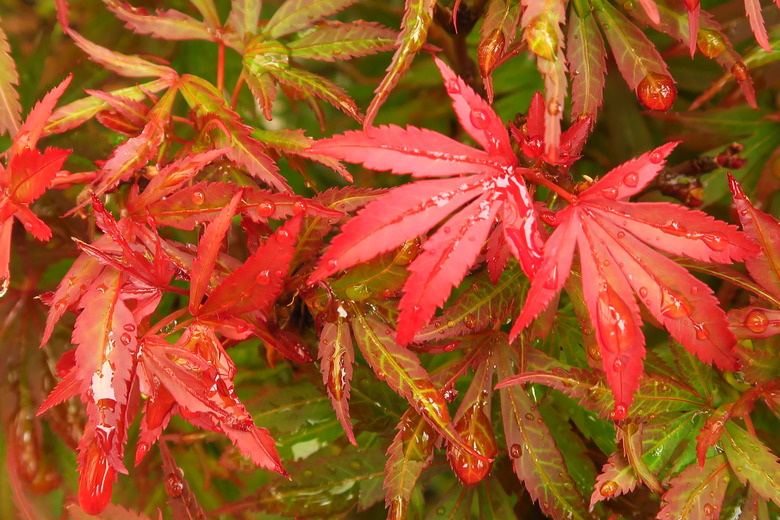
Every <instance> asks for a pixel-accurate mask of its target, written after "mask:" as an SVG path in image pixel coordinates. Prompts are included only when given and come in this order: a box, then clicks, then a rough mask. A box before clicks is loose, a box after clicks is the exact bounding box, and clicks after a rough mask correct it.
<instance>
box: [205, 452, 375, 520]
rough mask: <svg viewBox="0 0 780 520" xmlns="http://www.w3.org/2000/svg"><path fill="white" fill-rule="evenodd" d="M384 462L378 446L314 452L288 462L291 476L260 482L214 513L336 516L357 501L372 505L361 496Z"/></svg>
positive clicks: (308, 516) (360, 503)
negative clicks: (328, 453)
mask: <svg viewBox="0 0 780 520" xmlns="http://www.w3.org/2000/svg"><path fill="white" fill-rule="evenodd" d="M383 462H384V455H383V454H382V452H381V451H379V450H378V449H371V450H360V449H351V448H348V449H346V450H344V451H343V452H342V453H340V454H338V455H335V456H313V457H310V458H308V459H306V460H303V461H301V462H295V463H292V464H290V465H289V470H290V477H291V478H289V479H286V478H277V479H275V480H272V481H271V482H268V483H267V484H263V485H262V486H260V487H259V488H258V489H257V490H256V491H255V492H253V493H252V494H251V495H249V496H248V497H246V498H243V499H241V500H239V501H237V502H234V503H232V504H228V505H226V506H223V507H220V508H219V509H217V510H216V511H214V512H213V513H214V514H217V515H226V516H233V515H237V514H239V513H242V512H249V511H263V512H265V513H270V514H275V515H283V516H295V517H300V518H339V517H341V516H342V515H343V514H345V513H347V512H348V511H349V510H351V509H353V508H354V507H355V506H356V505H358V506H359V507H360V506H362V507H364V508H365V507H368V506H370V505H372V503H371V501H366V502H368V503H366V502H364V501H363V497H364V496H365V495H366V494H369V492H370V491H371V490H374V489H375V487H376V484H378V482H379V480H380V479H381V478H382V475H383V471H382V464H383ZM370 494H373V493H370ZM379 498H381V495H380V496H379Z"/></svg>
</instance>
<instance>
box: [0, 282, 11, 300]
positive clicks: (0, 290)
mask: <svg viewBox="0 0 780 520" xmlns="http://www.w3.org/2000/svg"><path fill="white" fill-rule="evenodd" d="M9 285H11V279H10V278H4V279H3V283H2V285H0V298H2V297H3V296H5V294H6V293H7V292H8V286H9Z"/></svg>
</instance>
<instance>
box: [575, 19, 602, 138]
mask: <svg viewBox="0 0 780 520" xmlns="http://www.w3.org/2000/svg"><path fill="white" fill-rule="evenodd" d="M569 13H570V18H569V21H568V25H569V33H568V36H567V43H568V49H567V51H566V59H567V60H568V61H569V66H570V70H569V72H570V74H571V76H572V77H573V79H572V84H571V101H572V111H571V118H572V121H576V120H577V119H578V118H579V117H580V116H581V115H583V114H587V115H590V116H591V117H592V118H593V119H592V121H593V122H594V123H595V118H596V114H597V112H598V109H599V108H600V107H601V103H602V101H603V91H604V82H605V80H604V74H605V73H606V71H607V65H606V62H605V60H606V56H607V51H606V49H605V48H604V40H603V39H602V38H601V33H600V32H599V29H598V24H597V23H596V18H595V17H594V16H593V15H592V14H591V13H586V14H583V15H582V16H580V15H578V13H577V10H576V9H572V10H571V11H569Z"/></svg>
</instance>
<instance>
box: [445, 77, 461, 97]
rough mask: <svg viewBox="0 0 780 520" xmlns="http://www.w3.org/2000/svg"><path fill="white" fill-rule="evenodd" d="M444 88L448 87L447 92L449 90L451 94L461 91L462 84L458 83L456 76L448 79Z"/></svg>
mask: <svg viewBox="0 0 780 520" xmlns="http://www.w3.org/2000/svg"><path fill="white" fill-rule="evenodd" d="M444 88H446V89H447V92H449V93H450V94H459V93H460V84H459V83H458V80H457V79H455V78H450V79H448V80H447V82H446V83H445V84H444Z"/></svg>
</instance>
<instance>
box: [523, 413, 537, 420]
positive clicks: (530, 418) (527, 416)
mask: <svg viewBox="0 0 780 520" xmlns="http://www.w3.org/2000/svg"><path fill="white" fill-rule="evenodd" d="M525 418H526V419H528V420H529V421H533V420H534V419H536V417H534V414H532V413H527V414H525Z"/></svg>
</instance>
